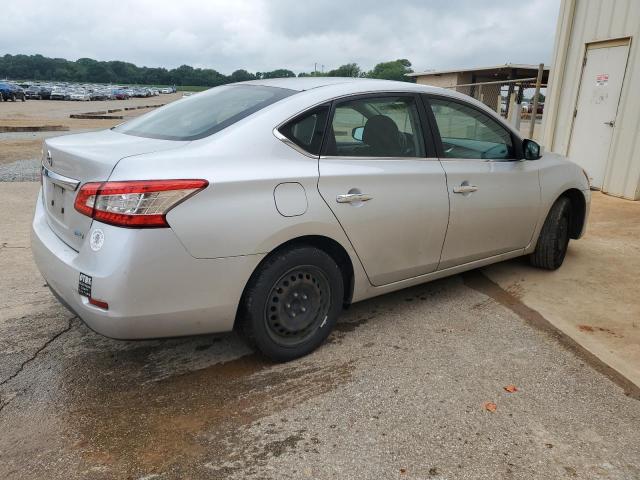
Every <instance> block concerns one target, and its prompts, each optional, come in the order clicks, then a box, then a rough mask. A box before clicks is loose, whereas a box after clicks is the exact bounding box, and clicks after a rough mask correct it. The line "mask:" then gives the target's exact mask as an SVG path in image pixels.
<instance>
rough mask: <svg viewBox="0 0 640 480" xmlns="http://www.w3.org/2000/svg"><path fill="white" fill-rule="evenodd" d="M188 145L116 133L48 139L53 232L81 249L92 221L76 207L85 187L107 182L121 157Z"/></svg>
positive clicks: (45, 189)
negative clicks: (77, 198)
mask: <svg viewBox="0 0 640 480" xmlns="http://www.w3.org/2000/svg"><path fill="white" fill-rule="evenodd" d="M187 143H188V142H178V141H170V140H157V139H151V138H142V137H136V136H132V135H126V134H122V133H118V132H114V131H113V130H103V131H99V132H91V133H83V134H78V135H67V136H63V137H57V138H52V139H47V140H45V143H44V147H43V160H42V163H43V166H44V170H43V176H42V195H43V203H44V206H45V209H46V211H47V220H48V222H49V225H50V226H51V229H52V230H53V231H54V232H55V234H56V235H57V236H58V237H59V238H60V239H61V240H62V241H63V242H65V243H66V244H67V245H69V246H70V247H71V248H73V249H74V250H76V251H78V250H80V247H81V245H82V243H83V241H84V238H85V235H86V234H87V232H88V231H89V228H90V227H91V222H92V219H91V218H90V217H87V216H86V215H83V214H81V213H80V212H78V211H77V210H76V209H75V208H74V202H75V198H76V195H77V194H78V191H79V189H80V187H81V186H82V184H84V183H87V182H103V181H106V180H108V179H109V176H110V175H111V172H112V171H113V169H114V167H115V166H116V165H117V163H118V162H119V161H120V160H121V159H122V158H125V157H132V156H136V155H140V154H143V153H151V152H157V151H162V150H169V149H174V148H179V147H182V146H184V145H186V144H187ZM132 180H133V179H132Z"/></svg>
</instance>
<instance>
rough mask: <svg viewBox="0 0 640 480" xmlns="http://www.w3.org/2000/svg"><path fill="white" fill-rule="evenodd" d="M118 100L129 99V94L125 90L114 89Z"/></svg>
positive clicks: (114, 94)
mask: <svg viewBox="0 0 640 480" xmlns="http://www.w3.org/2000/svg"><path fill="white" fill-rule="evenodd" d="M112 94H113V96H114V97H115V98H116V100H129V94H128V93H127V92H126V91H125V90H120V89H116V90H113V91H112Z"/></svg>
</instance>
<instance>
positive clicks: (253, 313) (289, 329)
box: [238, 246, 344, 361]
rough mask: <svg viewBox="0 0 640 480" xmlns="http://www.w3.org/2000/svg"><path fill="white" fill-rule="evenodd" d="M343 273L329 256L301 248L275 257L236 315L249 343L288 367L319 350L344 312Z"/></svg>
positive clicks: (256, 277)
mask: <svg viewBox="0 0 640 480" xmlns="http://www.w3.org/2000/svg"><path fill="white" fill-rule="evenodd" d="M343 301H344V284H343V277H342V272H341V271H340V268H339V267H338V265H337V264H336V262H335V261H334V260H333V258H332V257H331V256H330V255H328V254H327V253H326V252H324V251H322V250H320V249H318V248H315V247H310V246H297V247H292V248H290V249H285V250H282V251H279V252H276V253H274V254H273V255H271V256H270V257H268V258H267V259H266V260H264V261H263V263H262V265H260V267H258V269H257V270H256V272H255V273H254V274H253V276H252V277H251V279H250V280H249V283H248V285H247V287H246V289H245V292H244V294H243V297H242V301H241V305H240V308H239V311H238V325H239V327H240V329H241V331H242V332H243V334H244V336H245V337H246V338H247V340H248V341H249V343H251V344H252V345H254V346H255V347H257V348H258V349H259V350H260V351H261V352H262V353H263V354H265V355H266V356H267V357H269V358H271V359H273V360H276V361H288V360H292V359H294V358H298V357H301V356H303V355H306V354H308V353H310V352H312V351H313V350H315V349H316V348H317V347H318V346H319V345H320V344H321V343H322V342H324V340H325V339H326V338H327V336H328V335H329V333H330V332H331V330H332V329H333V326H334V325H335V322H336V320H337V318H338V315H339V314H340V311H341V310H342V304H343Z"/></svg>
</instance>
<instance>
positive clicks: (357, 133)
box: [351, 127, 364, 142]
mask: <svg viewBox="0 0 640 480" xmlns="http://www.w3.org/2000/svg"><path fill="white" fill-rule="evenodd" d="M363 134H364V127H356V128H354V129H353V130H351V136H352V137H353V139H354V140H358V141H359V142H361V141H362V135H363Z"/></svg>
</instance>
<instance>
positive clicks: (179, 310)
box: [32, 77, 590, 361]
mask: <svg viewBox="0 0 640 480" xmlns="http://www.w3.org/2000/svg"><path fill="white" fill-rule="evenodd" d="M43 152H44V156H43V169H42V188H41V191H40V194H39V198H38V201H37V204H36V211H35V215H34V220H33V226H32V230H33V231H32V251H33V255H34V258H35V261H36V263H37V265H38V267H39V269H40V271H41V272H42V275H43V276H44V278H45V279H46V282H47V285H48V286H49V287H50V288H51V289H52V290H53V291H54V292H55V294H56V296H57V297H58V298H59V299H61V300H62V302H63V303H65V304H66V305H67V306H68V307H69V308H70V309H71V310H73V311H74V312H75V313H76V314H77V315H78V316H79V317H80V318H82V319H83V320H84V321H85V322H86V323H87V324H88V325H89V326H90V327H91V328H92V329H94V330H95V331H97V332H99V333H101V334H103V335H106V336H109V337H114V338H121V339H140V338H157V337H174V336H179V335H192V334H203V333H213V332H223V331H229V330H232V329H238V330H239V331H240V332H242V334H243V335H244V336H245V338H247V340H248V341H249V342H250V343H251V344H253V345H255V346H256V347H257V348H258V349H259V350H260V351H261V352H263V353H264V354H265V355H267V356H268V357H270V358H273V359H275V360H277V361H286V360H291V359H293V358H297V357H300V356H302V355H305V354H308V353H310V352H311V351H313V350H314V349H315V348H317V347H318V346H320V345H321V344H322V342H323V341H324V340H325V339H326V338H327V336H328V335H329V333H330V332H331V330H332V328H333V327H334V325H335V324H336V320H337V318H338V316H339V315H340V312H341V311H342V308H343V306H345V305H348V304H351V303H354V302H358V301H361V300H364V299H367V298H371V297H374V296H376V295H381V294H384V293H388V292H392V291H395V290H399V289H402V288H405V287H410V286H413V285H416V284H420V283H424V282H427V281H430V280H434V279H438V278H442V277H446V276H449V275H453V274H456V273H459V272H463V271H465V270H469V269H473V268H477V267H481V266H484V265H488V264H491V263H494V262H499V261H502V260H507V259H511V258H515V257H518V256H522V255H527V256H528V258H529V261H530V262H531V264H532V265H534V266H536V267H539V268H542V269H548V270H554V269H557V268H558V267H560V266H561V265H562V263H563V261H564V258H565V254H566V252H567V246H568V244H569V240H570V239H578V238H580V237H581V236H582V235H583V232H584V229H585V224H586V220H587V216H588V212H589V205H590V190H589V181H588V178H587V175H586V173H585V172H584V171H583V170H582V169H581V168H580V167H578V166H577V165H576V164H574V163H572V162H569V161H567V160H566V159H565V158H563V157H562V156H560V155H557V154H553V153H543V152H542V151H541V149H540V147H539V146H538V145H537V144H536V143H535V142H534V141H532V140H528V139H522V138H521V137H520V135H519V132H517V131H516V130H514V129H513V128H512V127H511V126H509V125H508V124H507V123H505V122H504V121H503V120H502V119H501V118H500V117H499V116H498V115H497V114H496V113H495V112H493V111H492V110H491V109H489V108H487V107H486V106H485V105H483V104H481V103H480V102H478V101H476V100H473V99H471V98H470V97H467V96H465V95H462V94H460V93H457V92H454V91H451V90H448V89H441V88H434V87H428V86H424V85H416V84H411V83H405V82H389V81H383V80H369V79H347V78H339V79H334V78H326V77H325V78H323V77H315V78H314V77H310V78H290V79H273V80H255V81H251V82H245V83H239V84H232V85H225V86H221V87H216V88H213V89H211V90H208V91H206V92H202V93H199V94H197V95H193V96H191V97H188V98H184V99H181V100H179V101H177V102H173V103H171V104H169V105H167V106H165V107H162V108H159V109H157V110H155V111H153V112H151V113H148V114H146V115H143V116H141V117H138V118H136V119H133V120H130V121H128V122H126V123H124V124H121V125H119V126H117V127H114V128H112V129H109V130H104V131H100V132H91V133H83V134H76V135H67V136H63V137H58V138H50V139H46V140H45V141H44V146H43Z"/></svg>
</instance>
